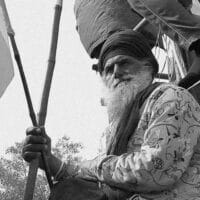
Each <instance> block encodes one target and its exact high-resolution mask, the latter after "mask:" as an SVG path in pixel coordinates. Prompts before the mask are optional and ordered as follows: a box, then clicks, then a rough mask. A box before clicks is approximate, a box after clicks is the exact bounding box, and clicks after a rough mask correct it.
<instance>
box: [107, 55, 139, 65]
mask: <svg viewBox="0 0 200 200" xmlns="http://www.w3.org/2000/svg"><path fill="white" fill-rule="evenodd" d="M127 59H128V60H133V61H134V60H136V59H135V58H134V57H133V56H129V55H116V56H114V57H111V58H109V59H108V60H107V61H106V63H105V66H107V65H111V64H113V63H115V62H120V61H123V60H127Z"/></svg>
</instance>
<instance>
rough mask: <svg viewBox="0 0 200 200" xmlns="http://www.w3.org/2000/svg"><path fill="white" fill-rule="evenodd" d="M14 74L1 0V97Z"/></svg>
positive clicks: (0, 1)
mask: <svg viewBox="0 0 200 200" xmlns="http://www.w3.org/2000/svg"><path fill="white" fill-rule="evenodd" d="M13 76H14V70H13V63H12V58H11V53H10V47H9V42H8V35H7V29H6V20H5V18H4V12H3V7H2V0H0V97H1V96H2V94H3V93H4V91H5V89H6V88H7V86H8V85H9V83H10V82H11V80H12V78H13Z"/></svg>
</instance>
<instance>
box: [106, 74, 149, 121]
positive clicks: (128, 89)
mask: <svg viewBox="0 0 200 200" xmlns="http://www.w3.org/2000/svg"><path fill="white" fill-rule="evenodd" d="M129 77H131V78H132V79H131V80H130V81H128V82H126V81H124V82H121V83H120V84H119V85H118V86H117V87H116V88H108V87H106V86H105V84H104V97H103V99H104V101H105V104H106V106H107V112H108V118H109V122H112V121H115V120H119V119H120V117H121V115H122V113H123V111H124V109H125V108H126V106H127V105H129V103H130V102H131V101H132V100H134V98H135V97H136V95H137V94H138V92H140V91H142V90H143V89H145V88H146V87H147V86H148V85H149V84H150V83H151V82H152V75H151V73H150V72H149V71H141V72H139V73H137V74H136V75H129Z"/></svg>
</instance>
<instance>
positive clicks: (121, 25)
mask: <svg viewBox="0 0 200 200" xmlns="http://www.w3.org/2000/svg"><path fill="white" fill-rule="evenodd" d="M74 12H75V16H76V29H77V31H78V33H79V36H80V40H81V42H82V44H83V46H84V48H85V50H86V51H87V53H88V54H89V56H90V57H91V58H98V57H99V53H100V50H101V47H102V44H103V43H104V42H105V41H106V39H107V38H108V37H109V36H111V35H112V34H113V33H115V32H119V31H122V30H126V29H134V27H135V26H136V25H137V24H138V23H139V22H140V21H141V20H142V19H143V17H142V16H141V15H140V14H138V13H137V12H136V11H135V10H134V9H132V8H131V7H130V5H129V3H128V2H127V1H126V0H125V1H124V0H109V1H107V0H76V1H75V6H74ZM141 32H142V33H143V35H144V36H145V37H146V38H148V41H149V43H150V45H151V46H152V47H153V46H154V45H155V44H156V40H157V33H158V29H157V28H156V27H154V26H153V25H151V24H150V23H148V24H147V25H146V26H145V27H144V28H143V29H142V30H141Z"/></svg>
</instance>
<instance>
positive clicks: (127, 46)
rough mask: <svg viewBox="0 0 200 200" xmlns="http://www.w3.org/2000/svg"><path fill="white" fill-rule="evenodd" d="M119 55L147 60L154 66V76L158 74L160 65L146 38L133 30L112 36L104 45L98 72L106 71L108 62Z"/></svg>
mask: <svg viewBox="0 0 200 200" xmlns="http://www.w3.org/2000/svg"><path fill="white" fill-rule="evenodd" d="M117 55H129V56H132V57H134V58H135V59H138V60H146V61H149V63H150V64H151V65H152V67H153V70H154V74H156V73H157V72H158V63H157V61H156V59H155V57H154V55H153V53H152V51H151V47H150V46H149V44H148V42H147V40H146V39H145V37H144V36H143V35H142V34H141V33H139V32H136V31H133V30H131V29H128V30H124V31H120V32H117V33H114V34H113V35H111V36H110V37H109V38H108V39H107V40H106V41H105V43H104V44H103V46H102V49H101V52H100V56H99V63H98V71H99V72H100V73H102V72H103V70H104V65H105V63H106V61H107V60H108V59H109V58H111V57H114V56H117Z"/></svg>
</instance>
